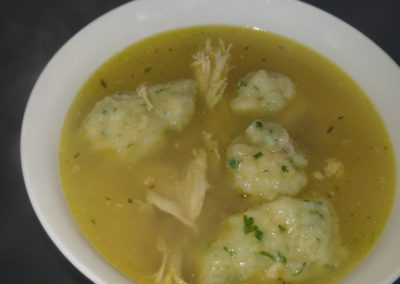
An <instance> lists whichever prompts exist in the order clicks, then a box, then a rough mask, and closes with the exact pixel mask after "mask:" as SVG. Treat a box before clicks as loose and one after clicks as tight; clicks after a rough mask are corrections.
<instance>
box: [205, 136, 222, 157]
mask: <svg viewBox="0 0 400 284" xmlns="http://www.w3.org/2000/svg"><path fill="white" fill-rule="evenodd" d="M201 138H203V141H204V144H205V146H206V148H207V150H208V151H209V152H211V153H213V154H214V156H215V158H216V159H217V161H218V162H219V161H220V160H221V155H220V154H219V150H218V142H217V141H215V140H214V139H213V135H212V134H211V133H209V132H206V131H203V132H202V133H201Z"/></svg>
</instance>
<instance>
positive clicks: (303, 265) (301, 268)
mask: <svg viewBox="0 0 400 284" xmlns="http://www.w3.org/2000/svg"><path fill="white" fill-rule="evenodd" d="M304 267H306V263H305V262H303V264H302V265H301V267H300V268H299V269H297V270H296V271H295V273H293V276H297V275H299V274H300V273H302V272H303V271H304Z"/></svg>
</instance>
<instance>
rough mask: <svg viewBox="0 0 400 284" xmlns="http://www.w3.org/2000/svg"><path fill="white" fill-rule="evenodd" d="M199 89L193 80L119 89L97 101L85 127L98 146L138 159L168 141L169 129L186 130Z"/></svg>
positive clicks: (128, 157) (88, 135) (130, 158)
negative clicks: (121, 90) (120, 91)
mask: <svg viewBox="0 0 400 284" xmlns="http://www.w3.org/2000/svg"><path fill="white" fill-rule="evenodd" d="M196 93H197V89H196V83H195V82H194V81H193V80H179V81H174V82H169V83H164V84H157V85H149V86H146V85H142V86H140V87H138V88H137V90H136V91H134V92H126V93H116V94H113V95H111V96H107V97H105V98H103V99H102V100H100V101H99V102H97V103H96V105H95V106H94V108H93V109H92V111H91V112H90V113H89V115H88V116H87V118H86V120H85V121H84V123H83V127H82V129H83V131H84V133H85V134H86V136H87V137H88V138H89V140H90V141H91V142H92V144H93V146H94V148H96V149H112V150H115V151H116V152H117V153H118V154H119V155H120V156H121V157H124V158H126V159H128V160H129V161H131V162H136V161H138V160H139V159H141V158H142V157H143V156H146V155H148V154H150V153H152V152H155V151H156V150H157V149H159V148H160V146H162V145H163V144H164V142H165V139H166V131H167V130H173V131H179V130H182V128H183V127H184V126H186V125H187V124H188V123H189V122H190V120H191V118H192V116H193V113H194V109H195V96H196Z"/></svg>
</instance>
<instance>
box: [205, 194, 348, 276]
mask: <svg viewBox="0 0 400 284" xmlns="http://www.w3.org/2000/svg"><path fill="white" fill-rule="evenodd" d="M336 219H337V218H336V216H335V213H334V212H333V211H332V209H331V207H330V205H329V204H328V203H327V202H322V201H318V200H313V201H311V200H302V199H296V198H292V197H281V198H279V199H277V200H275V201H273V202H270V203H265V204H264V205H261V206H260V207H258V208H255V209H251V210H248V211H247V212H245V213H243V214H238V215H235V216H232V217H229V218H228V219H227V220H225V222H224V223H223V225H224V226H223V229H222V232H221V233H220V235H219V237H218V239H217V240H216V241H214V242H213V243H212V244H211V245H210V246H209V247H208V248H207V249H206V250H205V252H204V253H203V254H202V255H201V257H200V259H199V283H202V284H203V283H204V284H205V283H206V284H222V283H231V284H233V283H275V282H274V280H275V281H277V282H276V283H282V282H283V281H289V282H291V283H292V282H297V281H300V280H301V281H305V280H308V279H309V278H310V277H312V276H315V275H318V274H319V273H323V272H324V271H326V270H329V269H332V268H334V267H337V266H338V265H339V264H340V262H341V261H342V260H343V258H344V257H346V249H345V247H344V246H343V245H342V243H341V239H340V235H339V232H338V224H337V220H336ZM278 280H279V281H280V282H278Z"/></svg>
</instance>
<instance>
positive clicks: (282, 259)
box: [258, 250, 287, 264]
mask: <svg viewBox="0 0 400 284" xmlns="http://www.w3.org/2000/svg"><path fill="white" fill-rule="evenodd" d="M258 254H259V255H262V256H266V257H268V258H270V259H271V260H272V261H274V262H280V263H283V264H285V263H286V262H287V258H286V256H284V255H283V254H282V253H281V252H280V251H278V254H277V255H273V254H272V253H269V252H267V251H264V250H260V251H259V252H258Z"/></svg>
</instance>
